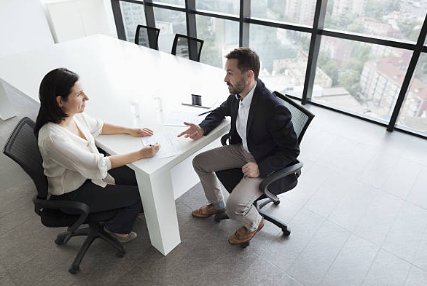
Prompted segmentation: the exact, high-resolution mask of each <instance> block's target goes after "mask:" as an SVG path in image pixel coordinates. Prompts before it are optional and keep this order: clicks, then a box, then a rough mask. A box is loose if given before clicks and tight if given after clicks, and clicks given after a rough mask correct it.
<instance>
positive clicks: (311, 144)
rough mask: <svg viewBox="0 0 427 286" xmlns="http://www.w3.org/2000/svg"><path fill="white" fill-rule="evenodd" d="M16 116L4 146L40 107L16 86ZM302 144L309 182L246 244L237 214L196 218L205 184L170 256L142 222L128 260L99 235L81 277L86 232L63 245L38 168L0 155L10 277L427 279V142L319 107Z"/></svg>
mask: <svg viewBox="0 0 427 286" xmlns="http://www.w3.org/2000/svg"><path fill="white" fill-rule="evenodd" d="M15 106H16V109H17V112H18V116H17V117H15V118H13V119H10V120H8V121H0V146H3V145H4V142H5V141H6V138H7V136H8V134H9V133H10V131H11V130H12V128H13V127H14V126H15V124H16V123H17V121H18V120H19V119H20V118H22V117H23V116H29V117H32V118H35V116H36V114H37V109H38V108H37V104H35V103H33V102H31V101H29V100H28V99H26V98H24V97H22V96H20V95H16V101H15ZM309 108H310V109H311V110H312V111H313V112H314V113H315V114H316V118H315V119H314V121H313V123H312V125H311V126H310V128H309V129H308V131H307V133H306V136H305V138H304V140H303V144H302V146H301V150H302V154H301V159H302V160H303V162H304V163H305V167H304V170H303V175H302V177H301V179H300V183H299V185H298V186H297V187H296V188H295V189H294V190H293V191H291V192H289V193H287V194H284V195H282V196H281V197H282V203H281V204H280V205H279V206H278V207H271V208H270V211H271V212H274V214H275V215H276V216H278V217H281V218H282V219H284V220H285V221H287V222H288V223H289V226H290V228H291V230H292V234H291V235H290V236H289V237H288V238H286V237H283V236H282V235H281V231H280V230H279V229H278V228H277V227H275V226H274V225H272V224H270V223H268V222H267V223H266V225H265V227H264V229H263V230H262V231H261V232H260V233H259V234H257V235H256V236H255V237H254V239H253V241H252V242H251V245H250V246H249V247H248V248H246V249H242V248H240V247H238V246H237V247H236V246H230V245H229V244H228V243H227V238H228V237H229V236H230V235H231V234H232V233H233V232H234V231H235V230H236V229H237V228H238V227H239V225H238V224H237V223H235V222H233V221H223V222H221V223H215V222H214V221H213V220H212V219H208V220H200V219H194V218H192V217H191V214H190V213H191V210H192V209H193V208H195V207H198V206H200V205H202V204H204V203H205V199H204V195H203V192H202V190H201V187H200V185H196V186H195V187H194V188H192V189H191V190H189V191H188V192H187V193H185V194H184V195H183V196H182V197H180V198H179V199H178V200H177V201H176V205H177V210H178V217H179V225H180V230H181V236H182V237H181V239H182V243H181V244H180V245H179V246H178V247H177V248H176V249H175V250H173V251H172V252H171V253H170V254H169V255H168V256H167V257H163V256H162V255H161V254H160V253H159V252H157V251H156V250H155V249H154V248H153V247H151V245H150V242H149V238H148V235H147V229H146V225H145V223H144V221H142V220H138V221H137V222H136V224H135V229H136V231H137V232H138V234H139V236H138V239H137V240H136V241H134V242H132V243H130V244H128V245H127V246H126V248H127V254H126V256H125V257H124V258H122V259H119V258H117V257H116V256H115V253H114V251H113V250H112V249H111V247H110V246H109V245H107V244H106V243H104V242H103V241H96V242H95V243H94V244H93V245H92V246H91V248H90V250H89V252H88V253H87V255H86V256H85V258H84V260H83V262H82V264H81V271H80V272H79V273H78V274H77V275H71V274H69V273H68V271H67V270H68V267H69V265H70V264H71V262H72V260H73V258H74V256H75V254H76V252H77V250H78V248H79V246H80V244H81V242H82V238H74V239H72V240H71V241H70V242H69V243H68V244H67V245H63V246H56V245H55V244H54V242H53V240H54V238H55V235H56V234H57V233H59V232H60V231H61V229H48V228H45V227H43V226H42V225H41V222H40V219H39V217H37V215H36V214H35V213H34V211H33V206H32V203H31V198H32V196H33V195H34V193H35V190H34V186H33V185H32V183H31V181H30V179H29V177H27V176H26V175H25V174H24V172H23V171H22V170H21V169H20V167H18V166H17V165H16V164H15V163H13V162H12V161H11V160H9V159H8V158H6V157H5V156H4V155H0V181H1V183H0V285H2V286H9V285H14V286H24V285H61V286H71V285H75V286H77V285H129V286H131V285H135V286H136V285H324V286H326V285H345V286H348V285H376V286H377V285H411V286H412V285H420V286H421V285H427V231H426V230H427V141H426V140H422V139H419V138H416V137H412V136H409V135H405V134H402V133H397V132H394V133H387V132H386V131H385V129H384V128H383V127H380V126H376V125H373V124H370V123H366V122H362V121H359V120H357V119H354V118H350V117H346V116H344V115H340V114H337V113H334V112H331V111H327V110H324V109H321V108H316V107H313V106H310V107H309Z"/></svg>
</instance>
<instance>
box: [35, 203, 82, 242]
mask: <svg viewBox="0 0 427 286" xmlns="http://www.w3.org/2000/svg"><path fill="white" fill-rule="evenodd" d="M33 202H34V204H35V206H36V213H37V214H38V215H40V209H42V208H45V209H52V210H60V209H65V208H66V209H72V210H74V211H77V212H78V213H79V215H80V217H79V218H78V219H77V220H76V222H75V223H74V224H73V225H71V226H70V227H68V229H67V231H69V232H70V234H69V236H70V237H71V234H72V233H74V232H75V231H76V230H77V229H78V228H79V227H80V226H81V225H82V224H83V223H84V221H85V220H86V218H87V217H88V215H89V212H90V209H89V206H88V205H87V204H85V203H82V202H75V201H49V200H45V199H39V198H37V195H36V196H34V198H33ZM68 239H69V238H68ZM68 239H65V241H68Z"/></svg>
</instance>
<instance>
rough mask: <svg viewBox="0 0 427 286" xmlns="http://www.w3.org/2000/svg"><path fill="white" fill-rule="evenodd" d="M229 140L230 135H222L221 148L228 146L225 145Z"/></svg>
mask: <svg viewBox="0 0 427 286" xmlns="http://www.w3.org/2000/svg"><path fill="white" fill-rule="evenodd" d="M229 139H230V133H227V134H224V135H223V136H222V137H221V144H222V146H225V145H228V144H227V140H229Z"/></svg>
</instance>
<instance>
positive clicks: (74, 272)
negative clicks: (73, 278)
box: [68, 267, 79, 275]
mask: <svg viewBox="0 0 427 286" xmlns="http://www.w3.org/2000/svg"><path fill="white" fill-rule="evenodd" d="M77 271H79V268H78V267H77V268H73V267H71V268H70V269H68V272H70V273H71V274H73V275H74V274H76V273H77Z"/></svg>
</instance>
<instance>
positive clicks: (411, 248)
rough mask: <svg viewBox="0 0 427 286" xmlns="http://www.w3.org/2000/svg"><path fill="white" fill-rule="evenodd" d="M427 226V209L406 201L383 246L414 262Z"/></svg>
mask: <svg viewBox="0 0 427 286" xmlns="http://www.w3.org/2000/svg"><path fill="white" fill-rule="evenodd" d="M426 228H427V210H425V209H422V208H420V207H417V206H414V205H412V204H409V203H404V205H403V207H402V208H401V210H400V212H399V214H398V216H397V217H396V220H395V222H394V223H393V226H392V227H391V229H390V231H389V233H388V235H387V237H386V239H385V241H384V243H383V248H384V249H385V250H387V251H389V252H391V253H393V254H394V255H397V256H399V257H400V258H403V259H405V260H406V261H409V262H412V261H413V259H414V256H415V254H416V251H417V249H418V247H419V245H420V243H421V240H422V238H423V235H424V232H425V230H426Z"/></svg>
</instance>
